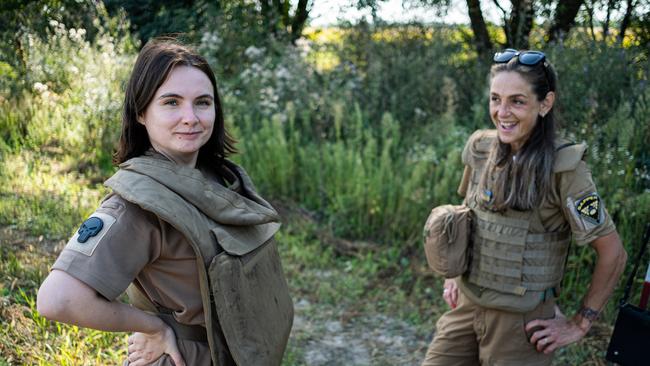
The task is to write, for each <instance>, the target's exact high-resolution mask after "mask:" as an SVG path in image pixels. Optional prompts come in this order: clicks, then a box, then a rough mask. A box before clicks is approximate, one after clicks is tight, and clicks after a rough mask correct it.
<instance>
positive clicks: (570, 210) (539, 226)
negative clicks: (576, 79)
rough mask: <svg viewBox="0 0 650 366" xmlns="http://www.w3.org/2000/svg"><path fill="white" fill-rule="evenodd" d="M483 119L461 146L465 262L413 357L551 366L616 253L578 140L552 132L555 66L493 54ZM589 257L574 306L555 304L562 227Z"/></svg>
mask: <svg viewBox="0 0 650 366" xmlns="http://www.w3.org/2000/svg"><path fill="white" fill-rule="evenodd" d="M494 62H495V64H494V65H493V66H492V69H491V73H490V101H489V107H490V118H491V120H492V123H493V124H494V126H495V127H496V130H479V131H476V132H475V133H474V134H473V135H472V136H471V137H470V139H469V141H468V142H467V144H466V146H465V149H464V151H463V162H464V163H465V172H464V174H463V179H462V182H461V184H460V188H459V193H460V194H461V195H463V196H464V197H465V200H464V204H465V205H466V206H468V207H469V209H470V210H471V217H472V220H471V221H472V226H471V229H468V231H471V232H470V233H469V236H470V237H471V239H470V240H469V242H471V244H472V245H471V249H469V251H470V253H466V255H468V256H469V257H470V258H471V261H470V264H469V265H468V266H467V267H463V268H462V270H459V271H457V272H456V273H461V272H463V271H464V273H463V274H462V275H461V276H459V277H457V278H453V279H447V280H445V283H444V291H443V294H442V297H443V298H444V299H445V301H446V302H447V303H448V304H449V305H450V306H451V308H452V310H451V311H449V312H447V313H445V314H443V315H442V317H441V318H440V320H439V321H438V323H437V332H436V335H435V338H434V339H433V341H432V342H431V345H430V346H429V349H428V351H427V354H426V358H425V360H424V362H423V366H434V365H440V366H442V365H468V366H469V365H480V364H499V365H501V364H503V365H539V366H543V365H550V364H551V361H552V354H553V352H554V351H555V350H557V349H558V348H560V347H564V346H566V345H568V344H570V343H573V342H576V341H578V340H580V339H581V338H582V337H584V335H585V334H586V333H587V331H588V330H589V328H590V327H591V324H592V322H593V321H594V320H595V319H596V317H597V316H598V314H599V312H600V311H601V309H602V308H603V306H604V305H605V303H606V301H607V299H608V298H609V296H610V295H611V293H612V291H613V289H614V286H615V285H616V283H617V281H618V278H619V276H620V274H621V272H622V271H623V268H624V266H625V261H626V258H627V256H626V254H625V250H624V249H623V246H622V244H621V241H620V239H619V236H618V233H617V232H616V228H615V226H614V223H613V222H612V220H611V218H610V217H609V215H608V214H607V211H606V210H605V207H604V204H603V202H602V201H601V198H600V196H599V195H598V193H597V190H596V186H595V184H594V182H593V181H592V179H591V174H590V172H589V168H588V167H587V165H586V163H585V162H584V161H583V160H582V158H583V155H584V152H585V149H586V147H585V146H584V145H581V144H574V143H571V142H567V141H564V140H562V139H559V138H556V135H555V115H554V110H553V106H554V102H555V98H556V90H557V89H556V79H555V72H554V70H553V67H552V66H551V64H550V63H549V62H548V60H546V56H545V55H544V54H543V53H541V52H539V51H523V52H519V51H516V50H512V49H509V50H506V51H504V52H500V53H497V54H496V55H495V57H494ZM572 235H573V238H574V240H575V242H576V243H577V244H579V245H585V244H589V245H590V246H591V247H592V248H593V249H594V250H595V251H596V252H597V253H598V260H597V262H596V266H595V269H594V272H593V274H592V280H591V284H590V286H589V290H588V292H587V294H586V296H585V297H584V298H583V303H582V308H581V309H579V310H578V311H576V313H575V315H574V316H573V317H572V318H566V317H565V316H564V314H562V312H561V311H560V309H559V307H558V306H557V305H556V298H557V296H558V292H559V284H560V282H561V280H562V277H563V275H564V270H565V268H564V265H565V263H566V258H567V255H568V248H569V242H570V240H571V236H572Z"/></svg>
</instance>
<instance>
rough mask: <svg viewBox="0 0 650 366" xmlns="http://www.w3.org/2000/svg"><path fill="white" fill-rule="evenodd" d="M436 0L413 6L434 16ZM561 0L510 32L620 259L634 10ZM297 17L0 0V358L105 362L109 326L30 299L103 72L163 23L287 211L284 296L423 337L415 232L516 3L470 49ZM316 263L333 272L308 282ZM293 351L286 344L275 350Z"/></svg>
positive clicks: (635, 61)
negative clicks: (540, 67)
mask: <svg viewBox="0 0 650 366" xmlns="http://www.w3.org/2000/svg"><path fill="white" fill-rule="evenodd" d="M305 3H306V2H305ZM411 3H427V2H416V1H413V2H411ZM447 3H448V2H445V1H442V2H437V1H431V2H428V4H429V5H430V6H441V7H442V8H441V9H442V10H444V6H446V5H447ZM469 3H471V2H470V1H468V4H469ZM515 3H516V2H514V1H513V4H512V9H518V8H517V7H516V6H515V5H516V4H515ZM530 3H531V4H532V3H536V2H530ZM579 3H580V4H579V11H577V12H576V14H574V17H573V20H574V22H575V24H576V26H574V27H569V29H565V30H566V31H565V32H561V33H558V34H559V35H558V34H555V33H553V32H555V30H554V29H555V28H553V26H554V24H555V23H554V19H555V18H554V16H556V15H557V13H558V12H560V11H559V10H558V9H559V8H557V7H555V5H557V4H554V2H550V1H546V2H544V1H542V2H539V3H538V4H536V6H538V7H536V8H534V9H533V13H534V15H535V17H533V18H531V19H533V20H532V23H531V25H530V27H529V28H530V29H528V31H527V33H525V35H524V37H523V38H524V39H525V42H527V43H526V44H528V43H529V44H530V47H531V48H535V49H542V50H544V51H545V52H546V53H547V55H548V57H549V59H550V60H552V62H553V63H554V65H555V66H556V69H557V71H558V74H559V78H560V90H559V95H560V97H559V100H560V105H559V109H560V111H561V113H562V119H563V122H564V126H563V127H564V129H563V133H564V134H565V135H566V136H567V137H569V138H570V139H572V140H574V141H578V142H582V141H584V142H586V143H587V144H588V146H589V150H588V151H589V153H588V157H587V158H588V161H589V164H590V166H591V168H592V170H593V175H594V179H595V181H596V182H597V184H598V187H599V190H600V194H601V196H602V197H603V198H604V200H605V203H606V204H607V208H608V211H609V213H610V214H611V215H612V216H613V217H614V221H615V222H616V223H617V227H618V230H619V233H620V234H621V236H622V237H623V240H624V243H625V245H626V248H627V250H628V253H630V254H634V253H636V251H637V248H638V246H639V244H640V236H641V230H642V227H643V225H644V224H645V223H646V222H647V221H648V219H649V218H650V148H649V146H650V123H648V122H649V121H648V116H649V115H650V88H648V74H649V71H650V70H649V67H650V63H649V62H648V50H649V48H648V39H649V38H648V33H649V31H648V30H649V28H648V21H647V14H646V15H644V13H643V12H642V10H643V9H646V8H647V5H645V6H646V8H644V7H643V6H644V5H643V4H639V3H640V2H638V1H637V2H635V1H628V2H626V4H627V6H628V7H631V8H632V10H633V11H631V15H630V20H629V24H628V25H627V30H625V31H623V33H621V28H622V23H623V22H624V20H625V18H624V17H623V18H621V19H611V20H610V19H609V18H608V19H607V22H608V23H606V24H607V27H608V29H612V30H606V29H604V27H603V25H604V24H605V23H603V24H600V23H598V19H595V18H594V8H597V7H603V9H607V14H609V12H610V11H609V10H608V9H610V7H611V6H613V5H611V3H612V2H605V1H602V2H600V1H587V2H582V1H580V2H579ZM294 4H295V3H294ZM358 4H359V6H361V7H363V6H368V7H370V8H371V9H375V8H376V6H377V4H378V2H376V1H360V2H359V3H358ZM276 5H277V6H276ZM301 6H303V7H304V9H303V8H301ZM635 6H637V8H636V9H637V10H635V11H634V9H635ZM301 9H302V10H301ZM639 9H641V10H639ZM71 10H74V11H71ZM308 10H309V7H308V6H307V4H303V2H302V1H299V2H298V4H296V5H295V6H293V7H292V6H291V3H290V2H288V1H286V2H283V1H278V2H273V3H272V4H271V2H268V3H267V2H265V1H259V3H258V2H253V1H250V2H238V1H223V2H218V3H216V4H213V3H212V2H207V1H205V2H204V1H186V2H171V1H170V2H166V1H156V2H153V1H144V2H130V1H113V0H111V1H109V0H107V1H105V2H104V3H102V2H97V1H72V0H69V1H68V0H63V1H61V0H56V1H55V0H37V1H28V2H12V1H5V2H3V6H2V16H3V19H7V22H6V23H3V26H2V27H0V35H1V39H2V48H0V136H1V137H2V138H1V139H0V225H2V235H1V236H0V238H1V240H2V242H1V244H2V245H1V246H0V273H2V282H1V283H0V296H1V298H0V310H1V311H0V322H1V323H2V327H0V329H2V330H0V355H1V356H0V365H4V364H63V365H68V364H70V365H72V364H105V363H111V362H112V363H115V362H117V360H119V359H121V358H122V357H123V356H124V347H122V346H121V344H123V342H124V338H123V336H122V335H115V334H106V333H102V332H95V331H90V330H82V329H78V328H76V327H68V326H63V325H60V324H54V323H50V322H47V321H46V320H44V319H43V318H42V317H40V316H39V315H38V314H37V313H36V311H35V308H34V301H35V292H36V289H37V288H38V284H39V283H40V281H41V280H42V279H43V277H44V276H45V275H46V273H47V268H48V266H49V265H51V263H52V262H53V260H54V258H55V257H56V254H57V253H58V251H60V249H61V248H62V246H63V245H64V244H65V240H66V239H67V237H69V236H70V234H71V233H72V232H73V231H74V230H75V229H76V227H77V226H78V225H79V223H80V222H82V221H83V220H84V218H85V217H86V216H87V215H89V214H90V213H91V212H92V210H93V209H94V208H95V207H96V205H97V203H98V202H99V200H100V199H101V197H102V196H103V195H104V194H105V193H106V192H107V191H106V189H105V188H103V187H102V185H101V182H103V180H105V179H106V178H107V177H109V176H110V175H111V174H112V173H113V171H114V169H115V168H114V167H112V165H111V154H112V151H113V148H114V143H115V141H116V140H117V134H118V130H119V121H120V107H121V101H122V95H123V85H124V82H125V80H126V78H127V76H128V72H129V71H130V67H131V65H132V63H133V60H134V57H135V54H136V53H137V50H138V49H139V47H140V46H141V45H142V44H143V41H145V40H146V39H148V38H150V37H152V36H155V35H158V34H161V33H168V32H183V34H184V35H183V36H184V37H185V38H186V39H187V40H188V41H189V42H192V43H194V44H195V45H196V46H197V47H198V48H199V49H200V50H201V52H202V53H203V54H205V55H206V56H207V57H208V58H209V60H210V62H211V64H212V65H213V67H214V68H215V70H216V71H217V75H220V76H221V78H220V88H221V90H220V93H221V96H222V98H223V100H224V109H225V115H226V118H227V124H228V127H229V128H230V129H231V131H232V132H233V133H234V135H235V136H237V138H238V139H239V144H238V148H239V149H240V151H241V154H239V155H237V156H235V157H234V159H235V160H237V161H238V162H240V163H241V164H242V165H243V166H244V167H246V169H247V170H248V171H249V173H250V175H251V176H252V177H253V178H254V180H255V182H256V184H257V185H258V188H259V189H260V191H261V192H262V193H263V195H264V196H265V197H268V198H270V199H272V200H273V201H274V202H275V203H276V205H278V206H279V207H280V208H282V210H283V213H285V216H286V217H287V218H288V219H287V225H286V229H285V230H284V231H283V233H282V237H281V239H282V240H281V241H282V242H283V244H282V248H281V249H282V252H283V256H284V262H285V266H286V267H287V271H288V274H289V278H290V282H291V287H292V291H293V292H294V296H295V297H296V298H308V299H311V300H312V301H314V302H318V303H323V304H329V305H331V306H342V305H349V306H352V307H354V308H355V309H357V310H358V311H359V312H363V311H377V312H383V313H387V314H391V315H392V316H396V317H399V318H401V319H404V320H406V321H408V322H410V323H412V324H414V325H416V326H418V327H420V328H419V329H421V331H422V334H423V337H428V334H430V331H431V329H432V328H433V324H434V321H435V319H436V318H437V316H439V315H440V314H441V313H442V312H443V311H445V306H444V304H443V302H442V300H441V299H440V297H439V296H438V294H439V293H440V291H439V290H440V279H438V278H435V277H434V276H432V275H431V274H430V273H429V272H428V271H427V269H426V264H425V262H424V258H423V255H422V250H421V242H420V241H421V238H420V236H421V234H420V233H421V228H422V225H423V222H424V220H425V219H426V216H427V214H428V212H429V210H430V209H431V208H432V207H434V206H436V205H439V204H442V203H449V202H452V203H455V202H459V201H460V198H459V197H457V196H456V194H455V190H456V187H457V184H458V182H459V179H460V174H461V171H462V166H461V165H462V164H461V162H460V151H461V149H462V147H463V145H464V142H465V140H466V138H467V137H468V136H469V134H471V132H472V131H474V130H475V129H476V128H489V126H490V122H489V117H488V116H487V110H486V109H487V103H486V100H487V95H486V88H487V80H486V77H485V75H486V73H487V69H488V67H489V63H488V62H485V61H484V60H485V55H486V54H489V53H490V52H491V50H493V49H494V48H500V47H502V46H507V45H511V44H515V43H512V42H515V40H514V39H515V38H516V37H515V36H514V35H513V34H510V33H508V32H512V29H513V28H512V27H511V28H507V27H505V25H507V24H513V23H512V22H514V21H513V20H512V18H514V17H515V16H519V17H520V18H521V14H520V15H516V14H514V13H515V11H510V12H509V13H508V12H504V18H507V19H510V20H508V21H507V22H504V25H498V24H489V23H487V24H485V30H486V33H487V35H488V39H487V40H488V41H489V42H488V43H483V44H479V43H477V38H476V37H477V34H478V33H479V30H478V28H476V27H475V24H474V23H473V24H472V25H471V26H463V25H458V26H448V25H440V24H407V25H404V24H401V25H399V24H387V23H385V22H382V21H381V20H380V19H374V21H373V22H368V21H365V20H362V21H360V22H358V23H356V24H341V25H340V26H338V27H330V28H323V29H315V28H309V27H307V28H305V27H304V26H305V25H306V24H308V14H307V15H305V14H303V13H302V12H304V11H307V13H308ZM614 10H615V9H614ZM522 11H523V10H522ZM545 11H546V12H545ZM621 11H622V14H623V15H625V14H627V11H624V10H621ZM612 14H614V12H613V13H612ZM644 16H645V18H644ZM608 17H609V15H608ZM473 21H474V20H473ZM538 21H539V22H538ZM301 22H302V23H301ZM508 22H510V23H508ZM515 23H516V22H515ZM594 23H596V26H594ZM599 25H600V26H599ZM504 27H505V28H504ZM509 29H510V30H509ZM522 29H523V28H522ZM552 30H553V32H551V31H552ZM552 34H553V36H552V37H551V35H552ZM621 34H623V36H621ZM513 37H515V38H513ZM517 37H519V39H520V40H521V37H522V36H521V35H518V36H517ZM550 38H554V39H550ZM483 41H485V39H483ZM517 42H519V41H517ZM593 263H594V253H593V251H591V250H588V249H584V248H576V247H573V248H572V250H571V255H570V257H569V261H568V269H567V274H566V276H565V280H564V283H563V285H564V291H563V295H562V299H561V302H562V304H563V305H564V306H565V308H566V309H567V312H568V313H571V312H572V311H573V309H575V307H576V306H577V303H578V302H579V301H580V299H581V297H582V296H583V294H584V292H585V291H586V286H587V284H588V281H589V278H590V277H589V276H590V273H591V270H592V268H593ZM628 270H629V268H628ZM319 271H320V272H319ZM322 271H332V272H331V273H334V274H333V275H332V276H333V277H328V278H326V279H325V280H323V278H322V276H320V275H319V273H322ZM328 273H329V272H328ZM626 274H627V272H626ZM319 276H320V277H319ZM315 282H320V286H318V287H316V288H314V286H313V284H314V283H315ZM617 298H618V294H617V295H616V297H615V299H617ZM361 299H363V300H361ZM614 305H615V301H610V304H609V306H608V308H607V310H606V312H605V314H604V316H603V319H602V326H603V327H604V329H605V331H604V333H603V334H600V333H597V336H599V337H600V338H601V341H602V339H605V338H606V337H607V336H608V334H607V329H608V328H607V327H608V326H610V325H611V323H612V321H613V319H614V315H615V312H614V310H615V306H614ZM120 342H122V343H120ZM604 344H605V345H606V342H605V343H604ZM301 357H302V355H301V349H300V343H299V342H297V341H292V343H291V344H290V351H289V353H288V355H287V357H286V358H287V359H286V360H285V361H286V362H285V363H286V364H301V362H302V361H301V360H302V358H301ZM602 357H603V342H600V343H597V344H596V345H595V346H593V347H582V348H581V347H569V348H567V349H565V350H562V352H560V355H559V358H558V360H559V361H558V363H560V364H562V363H567V364H582V363H584V362H594V364H599V362H600V363H602Z"/></svg>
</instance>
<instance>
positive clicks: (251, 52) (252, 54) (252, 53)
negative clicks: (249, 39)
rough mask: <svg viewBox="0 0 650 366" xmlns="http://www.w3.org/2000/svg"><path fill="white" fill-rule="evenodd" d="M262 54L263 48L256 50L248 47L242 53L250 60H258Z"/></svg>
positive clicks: (253, 47)
mask: <svg viewBox="0 0 650 366" xmlns="http://www.w3.org/2000/svg"><path fill="white" fill-rule="evenodd" d="M263 54H264V48H257V47H255V46H250V47H248V48H247V49H246V50H245V51H244V55H245V56H246V57H248V58H249V59H251V60H252V59H256V58H259V57H261V56H262V55H263Z"/></svg>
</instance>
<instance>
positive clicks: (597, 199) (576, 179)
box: [560, 161, 616, 245]
mask: <svg viewBox="0 0 650 366" xmlns="http://www.w3.org/2000/svg"><path fill="white" fill-rule="evenodd" d="M560 197H561V198H562V202H563V207H562V212H563V214H564V217H565V218H566V219H567V221H568V222H569V225H570V226H571V231H572V232H573V237H574V239H575V241H576V243H577V244H578V245H584V244H588V243H591V242H592V241H594V240H595V239H597V238H599V237H602V236H605V235H607V234H609V233H611V232H612V231H614V230H616V226H615V225H614V222H613V221H612V219H611V217H610V216H609V214H608V213H607V210H606V209H605V204H604V202H603V198H602V197H601V196H600V194H598V191H597V189H596V185H595V184H594V181H593V179H592V176H591V171H590V170H589V167H588V166H587V164H586V163H585V162H584V161H580V162H579V163H578V165H577V167H576V169H575V170H572V171H568V172H563V173H561V176H560Z"/></svg>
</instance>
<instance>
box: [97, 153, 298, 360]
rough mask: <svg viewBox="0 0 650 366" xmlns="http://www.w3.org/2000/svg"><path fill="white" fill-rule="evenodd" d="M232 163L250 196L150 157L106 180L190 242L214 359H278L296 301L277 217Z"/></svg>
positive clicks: (135, 161) (125, 166)
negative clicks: (285, 269)
mask: <svg viewBox="0 0 650 366" xmlns="http://www.w3.org/2000/svg"><path fill="white" fill-rule="evenodd" d="M227 165H228V166H229V168H230V169H231V170H232V171H234V172H236V173H237V174H238V175H239V176H240V178H241V181H242V184H243V185H244V187H245V189H246V191H247V193H248V194H249V196H250V197H251V199H248V198H246V197H243V196H241V195H239V194H237V193H236V192H233V191H231V190H229V189H228V188H225V187H223V186H221V185H219V184H217V183H215V182H213V181H209V180H207V179H206V178H205V177H204V176H203V174H202V173H201V172H200V171H199V170H197V169H192V168H188V167H183V166H179V165H177V164H175V163H173V162H170V161H166V160H162V159H159V158H154V157H147V156H142V157H137V158H133V159H130V160H129V161H127V162H125V163H123V164H121V165H120V170H119V171H118V172H117V173H115V175H113V176H112V177H111V178H110V179H109V180H107V181H106V183H105V184H106V186H108V187H109V188H111V189H112V190H113V191H114V192H115V193H117V194H119V195H120V196H121V197H122V198H124V199H125V200H127V201H130V202H132V203H134V204H136V205H138V206H140V207H142V208H143V209H145V210H147V211H150V212H152V213H154V214H155V215H157V216H158V217H160V218H161V219H163V220H165V221H166V222H168V223H169V224H171V225H173V226H174V227H175V228H176V229H177V230H179V231H180V232H181V233H182V234H183V235H185V237H186V238H187V239H188V241H189V242H190V244H191V245H192V248H193V249H194V252H195V253H196V260H197V267H198V272H199V283H200V287H201V288H200V289H201V297H202V302H203V309H204V315H205V322H206V328H207V338H208V339H207V340H208V344H209V346H210V350H211V357H212V363H213V365H218V366H224V365H232V364H233V361H234V364H236V365H239V366H249V365H259V366H272V365H273V366H274V365H280V364H281V361H282V356H283V354H284V349H285V347H286V345H287V341H288V338H289V333H290V331H291V326H292V323H293V303H292V301H291V298H290V296H289V290H288V286H287V283H286V280H285V278H284V274H283V272H282V267H281V264H280V258H279V255H278V251H277V247H276V244H275V241H274V239H273V235H274V234H275V232H276V231H277V230H278V228H279V227H280V224H279V223H278V222H277V221H278V220H279V218H278V215H277V213H276V211H275V210H274V209H273V208H272V207H271V205H269V204H268V203H267V202H266V201H265V200H264V199H262V198H261V197H260V196H258V195H257V193H256V192H255V190H254V186H253V184H252V182H251V181H250V179H249V178H248V176H247V175H246V173H245V172H244V171H243V170H242V169H241V168H239V167H238V166H237V165H235V164H234V163H231V162H227Z"/></svg>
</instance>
